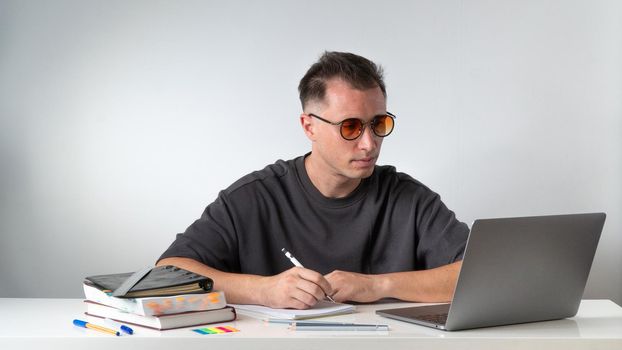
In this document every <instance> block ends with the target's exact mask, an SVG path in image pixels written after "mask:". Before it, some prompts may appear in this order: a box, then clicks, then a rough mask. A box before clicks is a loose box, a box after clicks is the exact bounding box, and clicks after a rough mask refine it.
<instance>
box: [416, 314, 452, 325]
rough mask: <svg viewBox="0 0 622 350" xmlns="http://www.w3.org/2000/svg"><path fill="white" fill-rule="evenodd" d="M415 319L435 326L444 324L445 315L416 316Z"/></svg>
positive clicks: (445, 320)
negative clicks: (435, 324)
mask: <svg viewBox="0 0 622 350" xmlns="http://www.w3.org/2000/svg"><path fill="white" fill-rule="evenodd" d="M417 318H418V319H420V320H423V321H427V322H430V323H437V324H445V322H447V314H432V315H418V316H417Z"/></svg>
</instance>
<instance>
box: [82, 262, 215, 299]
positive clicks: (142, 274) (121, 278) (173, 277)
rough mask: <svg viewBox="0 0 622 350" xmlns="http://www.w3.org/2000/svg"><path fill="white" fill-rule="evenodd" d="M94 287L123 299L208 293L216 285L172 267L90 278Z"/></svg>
mask: <svg viewBox="0 0 622 350" xmlns="http://www.w3.org/2000/svg"><path fill="white" fill-rule="evenodd" d="M86 281H88V282H89V283H90V284H91V285H93V286H95V287H97V288H99V289H100V290H103V291H110V292H113V294H114V295H115V296H117V297H121V298H139V297H153V296H169V295H179V294H193V293H207V292H210V291H211V290H212V286H213V281H212V280H211V279H210V278H209V277H205V276H201V275H198V274H196V273H194V272H190V271H187V270H184V269H181V268H179V267H175V266H172V265H167V266H158V267H154V268H151V269H149V268H148V269H144V270H142V271H138V272H136V273H133V272H126V273H114V274H107V275H97V276H89V277H86Z"/></svg>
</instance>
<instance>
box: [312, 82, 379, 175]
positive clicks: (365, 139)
mask: <svg viewBox="0 0 622 350" xmlns="http://www.w3.org/2000/svg"><path fill="white" fill-rule="evenodd" d="M386 110H387V109H386V99H385V97H384V95H383V94H382V91H381V90H380V88H379V87H375V88H372V89H367V90H357V89H354V88H352V87H351V86H350V85H349V84H348V83H346V82H344V81H342V80H340V79H332V80H329V81H328V82H327V84H326V97H325V101H324V103H316V104H313V103H311V104H310V105H309V106H307V108H306V110H305V112H306V113H312V114H317V115H318V116H320V117H322V118H324V119H327V120H329V121H331V122H341V121H342V120H344V119H346V118H359V119H361V120H363V121H364V122H365V123H368V122H369V121H371V120H372V119H373V118H374V117H375V116H377V115H381V114H385V113H386ZM309 118H311V117H309ZM309 123H311V126H310V127H311V130H312V135H309V133H307V135H309V137H310V138H311V140H312V141H313V145H312V152H313V153H312V157H313V158H314V159H313V161H314V163H315V165H316V166H317V167H318V168H319V169H320V170H321V171H322V172H325V173H326V175H330V176H333V177H337V178H340V180H341V181H343V180H346V181H347V180H359V179H362V178H366V177H368V176H370V175H371V174H372V173H373V171H374V166H375V164H376V161H377V159H378V156H379V154H380V147H381V145H382V138H381V137H378V136H376V135H375V134H374V132H373V131H372V130H371V128H370V126H369V125H368V124H366V125H365V129H364V130H363V134H362V135H361V136H359V137H358V138H357V139H355V140H351V141H348V140H345V139H344V138H343V137H341V134H340V126H336V125H331V124H328V123H325V122H323V121H321V120H319V119H317V118H311V120H309ZM338 181H339V180H338Z"/></svg>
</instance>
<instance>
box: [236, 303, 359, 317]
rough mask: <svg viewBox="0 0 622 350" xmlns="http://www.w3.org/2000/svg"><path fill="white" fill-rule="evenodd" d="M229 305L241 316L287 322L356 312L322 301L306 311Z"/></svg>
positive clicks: (352, 308) (351, 307) (344, 306)
mask: <svg viewBox="0 0 622 350" xmlns="http://www.w3.org/2000/svg"><path fill="white" fill-rule="evenodd" d="M229 305H230V306H233V307H234V308H235V310H236V311H237V312H238V313H239V314H241V315H246V316H250V317H255V318H261V319H271V318H278V319H286V320H302V319H306V318H314V317H323V316H332V315H341V314H349V313H352V312H354V310H355V309H356V307H355V306H354V305H350V304H343V303H333V302H330V301H327V300H322V301H320V302H318V303H317V304H316V305H315V306H314V307H313V308H311V309H306V310H297V309H273V308H270V307H267V306H261V305H247V304H229Z"/></svg>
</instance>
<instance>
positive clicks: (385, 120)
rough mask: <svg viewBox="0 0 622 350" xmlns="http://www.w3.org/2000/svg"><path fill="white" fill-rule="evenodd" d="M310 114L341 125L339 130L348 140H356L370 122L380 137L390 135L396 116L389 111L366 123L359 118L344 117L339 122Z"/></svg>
mask: <svg viewBox="0 0 622 350" xmlns="http://www.w3.org/2000/svg"><path fill="white" fill-rule="evenodd" d="M307 115H308V116H311V117H314V118H317V119H319V120H321V121H323V122H325V123H328V124H331V125H339V131H340V132H341V137H343V138H344V139H346V140H348V141H352V140H356V139H357V138H359V136H361V135H362V134H363V131H364V130H365V125H367V124H369V127H370V128H371V130H372V131H373V132H374V134H375V135H376V136H378V137H385V136H389V134H390V133H391V132H392V131H393V127H394V126H395V118H396V116H395V115H393V114H391V113H389V112H387V114H382V115H377V116H375V117H374V118H373V119H372V120H370V121H369V122H367V123H365V122H364V121H362V120H360V119H358V118H348V119H344V120H342V121H340V122H338V123H333V122H331V121H329V120H326V119H324V118H322V117H320V116H319V115H315V114H313V113H309V114H307Z"/></svg>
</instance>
